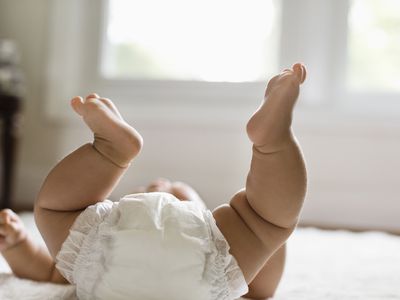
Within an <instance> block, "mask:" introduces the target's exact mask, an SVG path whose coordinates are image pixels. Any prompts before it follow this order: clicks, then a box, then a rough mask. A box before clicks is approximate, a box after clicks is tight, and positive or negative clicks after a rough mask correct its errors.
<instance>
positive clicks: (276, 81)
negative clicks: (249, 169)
mask: <svg viewBox="0 0 400 300" xmlns="http://www.w3.org/2000/svg"><path fill="white" fill-rule="evenodd" d="M305 79H306V69H305V67H304V66H303V65H302V64H299V63H298V64H295V65H294V66H293V68H292V69H291V70H290V69H286V70H284V71H283V72H282V73H281V74H279V75H277V76H275V77H274V78H272V79H271V80H270V81H269V83H268V86H267V90H266V92H265V97H264V101H263V103H262V104H261V106H260V107H259V108H258V109H257V111H256V112H255V113H254V114H253V116H252V117H251V118H250V120H249V122H248V123H247V134H248V135H249V138H250V140H251V141H252V142H253V143H254V146H255V147H256V148H257V150H258V151H260V152H263V153H271V152H276V151H280V150H281V149H283V148H284V147H285V146H286V145H287V144H288V142H290V141H292V139H293V136H292V133H291V124H292V112H293V107H294V104H295V102H296V100H297V97H298V95H299V90H300V84H302V83H303V82H304V80H305Z"/></svg>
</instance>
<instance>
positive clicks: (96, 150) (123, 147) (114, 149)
mask: <svg viewBox="0 0 400 300" xmlns="http://www.w3.org/2000/svg"><path fill="white" fill-rule="evenodd" d="M71 105H72V107H73V108H74V110H75V111H76V112H77V113H78V114H79V115H81V116H82V117H83V120H84V121H85V123H86V124H87V125H88V127H89V128H90V129H91V130H92V131H93V133H94V142H93V144H86V145H83V146H82V147H80V148H78V149H77V150H75V151H74V152H72V153H71V154H70V155H68V156H67V157H65V158H64V159H63V160H62V161H60V162H59V163H58V164H57V165H56V166H55V167H54V169H53V170H52V171H51V172H50V174H49V175H48V176H47V178H46V180H45V182H44V183H43V186H42V188H41V190H40V192H39V195H38V198H37V201H36V204H35V217H36V222H37V225H38V227H39V230H40V231H41V233H42V235H43V237H44V239H45V241H46V244H47V246H48V248H49V250H50V252H51V254H52V255H53V256H54V255H56V254H57V253H58V251H59V249H60V246H61V244H62V243H63V241H64V240H65V238H66V236H67V235H68V230H69V228H70V226H71V225H72V223H73V222H74V220H75V218H76V217H77V216H78V215H79V214H80V212H81V211H82V210H84V209H85V208H86V207H87V206H89V205H91V204H94V203H96V202H99V201H102V200H104V199H105V198H106V197H107V196H108V195H109V194H110V193H111V191H112V189H113V188H114V186H115V184H116V183H117V182H118V180H119V179H120V177H121V176H122V174H123V173H124V171H125V170H126V168H127V167H128V165H129V163H130V161H131V160H132V159H133V158H134V157H135V156H136V155H137V154H138V152H139V151H140V148H141V145H142V138H141V136H140V135H139V134H138V133H137V132H136V130H135V129H133V128H132V127H130V126H129V125H128V124H127V123H126V122H125V121H124V120H123V119H122V117H121V115H120V114H119V112H118V111H117V109H116V108H115V106H114V105H113V103H112V102H111V101H110V100H108V99H102V98H99V97H98V96H97V95H96V94H92V95H89V96H88V97H87V98H86V99H85V100H83V99H82V98H80V97H75V98H74V99H73V100H72V101H71Z"/></svg>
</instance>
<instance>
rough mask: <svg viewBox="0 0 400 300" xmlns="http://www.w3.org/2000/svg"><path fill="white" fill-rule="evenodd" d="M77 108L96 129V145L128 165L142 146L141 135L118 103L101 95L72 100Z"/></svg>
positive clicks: (110, 156) (118, 164)
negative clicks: (131, 124)
mask: <svg viewBox="0 0 400 300" xmlns="http://www.w3.org/2000/svg"><path fill="white" fill-rule="evenodd" d="M71 105H72V107H73V109H74V110H75V111H76V112H77V113H78V114H79V115H81V116H82V117H83V120H84V121H85V123H86V124H87V125H88V126H89V128H90V129H91V130H92V131H93V134H94V142H93V147H94V148H95V149H96V150H97V151H98V152H100V154H102V155H103V156H105V157H106V158H107V159H109V160H110V161H111V162H112V163H114V164H115V165H117V166H119V167H122V168H125V167H127V166H128V165H129V163H130V162H131V160H132V159H133V158H134V157H135V156H136V155H137V154H138V153H139V151H140V149H141V147H142V143H143V140H142V137H141V135H140V134H139V133H138V132H137V131H136V130H135V129H134V128H133V127H131V126H130V125H129V124H128V123H126V122H125V121H124V119H123V118H122V117H121V114H120V113H119V112H118V110H117V108H116V107H115V105H114V103H113V102H112V101H111V100H109V99H106V98H100V97H99V96H98V95H97V94H90V95H89V96H87V97H86V98H85V99H82V98H81V97H75V98H73V99H72V100H71Z"/></svg>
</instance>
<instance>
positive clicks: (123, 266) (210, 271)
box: [56, 193, 248, 300]
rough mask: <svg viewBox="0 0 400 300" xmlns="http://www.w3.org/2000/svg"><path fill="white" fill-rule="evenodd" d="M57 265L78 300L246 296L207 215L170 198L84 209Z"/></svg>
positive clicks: (139, 198)
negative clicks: (74, 288)
mask: <svg viewBox="0 0 400 300" xmlns="http://www.w3.org/2000/svg"><path fill="white" fill-rule="evenodd" d="M56 267H57V269H58V270H60V272H61V273H62V274H63V276H64V277H65V278H66V279H67V280H68V281H69V282H71V283H72V284H75V285H76V289H77V295H78V297H79V299H107V300H109V299H112V300H117V299H130V300H161V299H162V300H188V299H190V300H232V299H236V298H239V297H240V296H241V295H244V294H246V293H247V291H248V287H247V284H246V281H245V279H244V277H243V273H242V271H241V270H240V268H239V266H238V264H237V262H236V260H235V258H234V257H233V256H232V255H230V254H229V245H228V243H227V241H226V240H225V238H224V236H223V235H222V233H221V231H220V230H219V229H218V227H217V225H216V223H215V220H214V217H213V215H212V213H211V212H210V211H209V210H205V209H202V208H201V207H200V206H198V205H197V204H196V203H194V202H190V201H179V200H178V199H176V198H175V197H174V196H173V195H171V194H167V193H144V194H133V195H128V196H125V197H124V198H122V199H121V200H120V201H119V202H111V201H109V200H106V201H103V202H99V203H97V204H96V205H92V206H90V207H88V208H87V209H86V210H85V211H84V212H82V214H81V215H80V216H79V217H78V218H77V219H76V221H75V223H74V224H73V226H72V227H71V230H70V234H69V236H68V238H67V239H66V240H65V242H64V244H63V245H62V247H61V250H60V252H59V253H58V255H57V258H56Z"/></svg>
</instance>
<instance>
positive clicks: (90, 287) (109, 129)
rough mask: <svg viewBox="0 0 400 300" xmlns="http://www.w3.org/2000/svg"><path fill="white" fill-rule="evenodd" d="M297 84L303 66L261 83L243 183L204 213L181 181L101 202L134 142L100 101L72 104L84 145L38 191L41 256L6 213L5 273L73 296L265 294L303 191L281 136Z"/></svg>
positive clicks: (297, 160)
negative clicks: (89, 135)
mask: <svg viewBox="0 0 400 300" xmlns="http://www.w3.org/2000/svg"><path fill="white" fill-rule="evenodd" d="M305 78H306V70H305V67H304V66H303V65H302V64H295V65H294V66H293V67H292V69H285V70H284V71H283V72H282V73H280V74H279V75H277V76H275V77H273V78H272V79H271V80H270V82H269V83H268V86H267V89H266V92H265V99H264V101H263V103H262V104H261V106H260V107H259V108H258V109H257V111H256V112H255V113H254V114H253V116H252V117H251V119H250V120H249V122H248V124H247V133H248V136H249V138H250V140H251V141H252V143H253V156H252V161H251V166H250V171H249V173H248V176H247V181H246V187H245V188H244V189H242V190H240V191H239V192H237V193H236V194H235V195H234V196H233V198H232V199H231V200H230V201H229V202H228V203H227V204H224V205H221V206H219V207H217V208H216V209H215V210H214V211H213V212H210V211H209V210H207V209H206V208H205V206H204V203H203V202H202V201H201V199H200V197H198V195H197V193H196V192H195V191H194V190H193V189H191V188H190V187H189V186H187V185H185V184H183V183H171V182H169V181H167V180H158V181H156V182H154V183H152V184H151V185H150V186H149V187H147V188H146V189H144V190H143V191H142V192H141V193H136V194H132V195H127V196H125V197H123V198H122V199H121V200H120V201H118V202H111V201H109V200H104V199H106V198H107V196H108V195H109V194H110V193H111V192H112V190H113V188H114V186H115V185H116V184H117V182H118V181H119V179H120V178H121V176H122V175H123V173H124V172H125V171H126V169H127V168H128V167H129V166H130V164H131V162H132V161H133V160H134V158H135V157H136V156H137V155H138V154H139V152H140V150H141V147H142V137H141V136H140V134H139V133H138V132H137V131H136V130H135V129H134V128H133V127H131V126H130V125H129V124H127V123H126V122H125V121H124V120H123V118H122V117H121V115H120V113H119V111H118V110H117V108H116V107H115V105H114V104H113V102H111V101H110V100H109V99H106V98H101V97H99V96H98V95H97V94H91V95H89V96H87V97H86V98H85V99H82V98H81V97H75V98H73V99H72V101H71V105H72V108H73V109H74V110H75V111H76V112H77V113H78V114H79V115H80V116H82V118H83V120H84V122H85V123H86V124H87V126H88V127H89V128H90V129H91V130H92V131H93V134H94V141H93V143H88V144H85V145H83V146H82V147H80V148H78V149H77V150H75V151H74V152H72V153H71V154H70V155H68V156H67V157H65V158H64V159H63V160H62V161H61V162H59V163H58V164H57V165H56V166H55V167H54V169H53V170H52V171H51V172H50V174H49V175H48V176H47V178H46V180H45V182H44V183H43V186H42V188H41V190H40V192H39V195H38V198H37V201H36V203H35V219H36V223H37V226H38V228H39V230H40V232H41V234H42V236H43V238H44V241H45V243H46V245H47V248H48V251H47V250H46V249H42V248H40V247H39V246H37V245H35V244H34V243H33V242H32V241H31V239H30V238H29V236H27V235H26V233H25V231H24V229H23V226H22V223H21V222H20V221H19V219H18V217H17V216H16V215H15V214H13V213H12V212H11V211H9V210H6V211H2V212H1V214H0V235H1V237H0V250H2V254H3V255H4V257H5V259H6V260H7V261H8V263H9V264H10V267H11V269H12V270H13V272H14V273H15V274H16V275H17V276H20V277H24V278H30V279H33V280H38V281H49V282H55V283H72V284H75V285H76V288H77V294H78V297H79V298H80V299H134V300H135V299H137V300H146V299H163V300H181V299H191V300H197V299H198V300H201V299H204V300H206V299H207V300H224V299H227V300H228V299H229V300H231V299H236V298H239V297H240V296H243V297H246V298H249V299H264V298H268V297H271V296H272V295H273V294H274V292H275V290H276V287H277V285H278V283H279V281H280V278H281V275H282V271H283V266H284V257H285V242H286V240H287V239H288V237H289V236H290V234H291V233H292V232H293V230H294V229H295V227H296V224H297V221H298V217H299V213H300V209H301V207H302V204H303V200H304V197H305V193H306V170H305V164H304V161H303V158H302V154H301V151H300V148H299V146H298V143H297V141H296V139H295V137H294V135H293V133H292V131H291V121H292V111H293V107H294V105H295V102H296V99H297V98H298V94H299V86H300V84H301V83H303V82H304V80H305ZM179 200H191V201H179ZM49 253H50V254H49Z"/></svg>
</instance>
